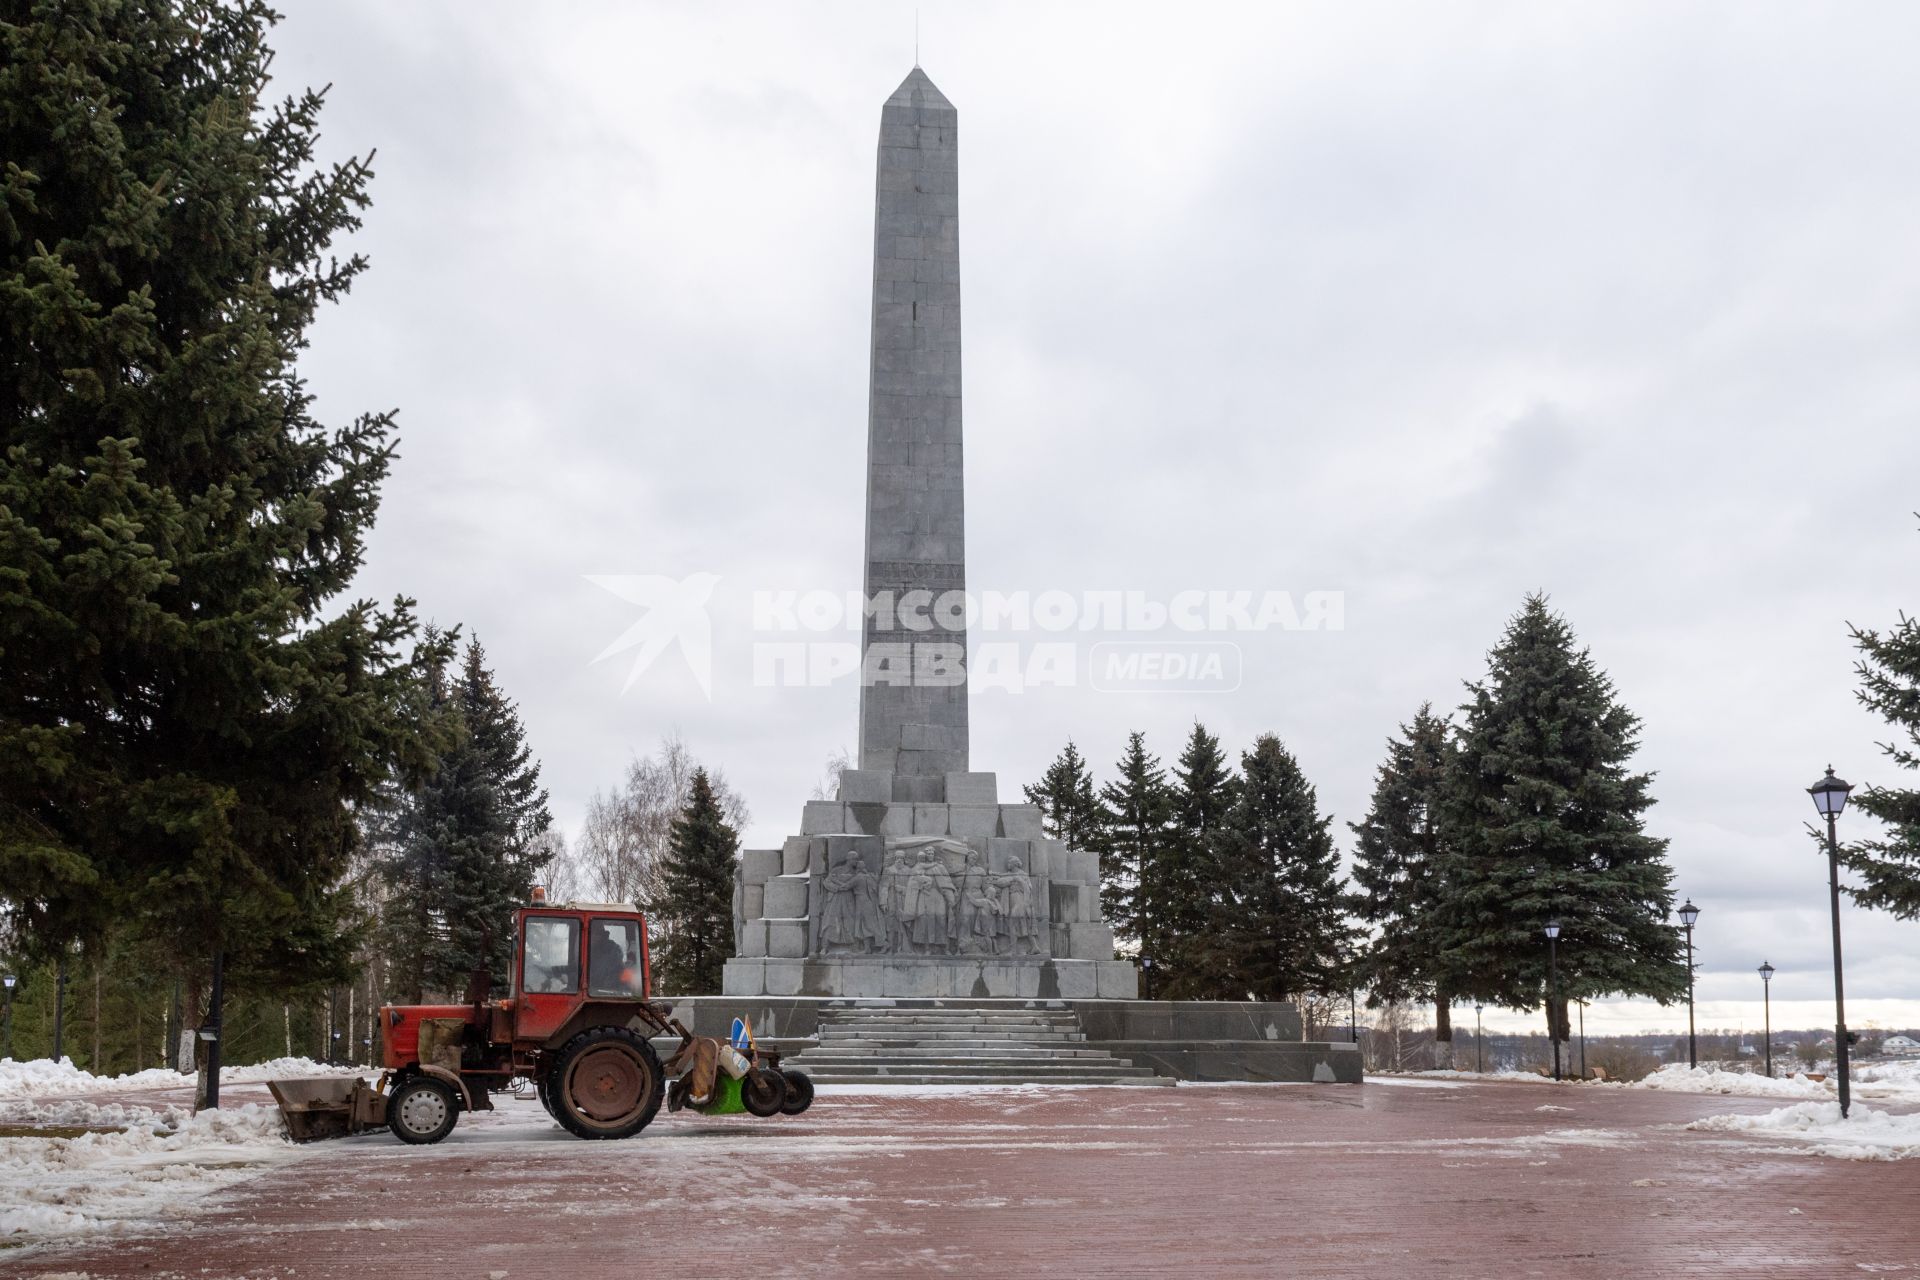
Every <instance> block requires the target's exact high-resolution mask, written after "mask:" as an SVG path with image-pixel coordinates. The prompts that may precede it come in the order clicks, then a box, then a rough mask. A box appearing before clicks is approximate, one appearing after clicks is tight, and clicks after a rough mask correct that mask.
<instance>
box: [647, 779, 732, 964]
mask: <svg viewBox="0 0 1920 1280" xmlns="http://www.w3.org/2000/svg"><path fill="white" fill-rule="evenodd" d="M739 853H740V838H739V836H738V835H737V834H736V833H735V832H734V829H733V827H732V826H730V825H729V824H728V822H727V820H726V814H725V812H724V811H723V810H722V809H721V807H720V801H719V799H718V797H716V796H715V795H714V791H713V784H712V783H711V782H710V781H709V780H708V779H707V771H706V770H705V769H696V770H695V771H694V775H693V786H692V788H691V790H690V791H689V793H688V796H687V807H686V809H685V810H684V811H682V813H681V815H680V817H679V819H678V820H677V821H675V822H674V824H673V834H672V839H671V841H670V842H669V844H668V848H667V858H666V865H665V866H664V867H663V868H662V874H661V885H660V893H661V896H660V900H659V901H658V902H655V903H653V904H651V907H650V914H651V915H652V917H653V919H654V920H655V921H656V922H658V924H659V925H660V926H661V928H660V930H659V934H660V937H661V939H662V941H661V943H660V947H659V954H658V973H659V977H660V983H661V987H662V990H664V991H667V992H670V993H672V994H674V995H700V994H709V995H710V994H713V993H716V992H718V991H719V990H720V971H721V968H722V966H724V965H725V964H726V962H727V960H728V958H729V957H731V956H732V955H733V868H734V863H735V862H736V861H737V860H738V858H739Z"/></svg>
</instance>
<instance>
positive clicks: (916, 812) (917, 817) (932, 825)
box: [913, 804, 949, 836]
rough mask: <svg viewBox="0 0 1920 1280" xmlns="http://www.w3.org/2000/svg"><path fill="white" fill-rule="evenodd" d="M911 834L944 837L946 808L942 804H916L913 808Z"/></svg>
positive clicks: (945, 833)
mask: <svg viewBox="0 0 1920 1280" xmlns="http://www.w3.org/2000/svg"><path fill="white" fill-rule="evenodd" d="M913 834H915V835H917V836H944V835H947V834H949V833H948V829H947V806H946V805H944V804H917V805H915V806H913Z"/></svg>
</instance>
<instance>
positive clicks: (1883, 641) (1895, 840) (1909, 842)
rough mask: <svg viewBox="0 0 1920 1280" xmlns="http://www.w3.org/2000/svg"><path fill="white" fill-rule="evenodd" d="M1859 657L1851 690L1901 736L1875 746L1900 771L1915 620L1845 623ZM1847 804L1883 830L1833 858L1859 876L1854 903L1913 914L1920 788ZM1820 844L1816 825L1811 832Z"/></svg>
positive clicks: (1918, 646)
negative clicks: (1856, 686) (1886, 626)
mask: <svg viewBox="0 0 1920 1280" xmlns="http://www.w3.org/2000/svg"><path fill="white" fill-rule="evenodd" d="M1853 640H1854V643H1855V644H1856V645H1857V646H1858V647H1859V649H1860V652H1861V654H1862V655H1863V656H1862V657H1861V659H1860V662H1859V663H1858V665H1857V666H1856V667H1855V670H1856V671H1858V672H1859V675H1860V691H1859V694H1858V695H1857V696H1858V697H1859V699H1860V701H1861V703H1863V704H1864V705H1865V706H1866V707H1867V709H1868V710H1870V711H1873V712H1875V713H1876V714H1878V715H1879V716H1881V717H1882V718H1883V719H1885V720H1886V722H1887V723H1888V724H1889V725H1890V726H1892V727H1893V728H1894V729H1896V730H1898V731H1899V732H1900V733H1902V734H1904V735H1905V737H1906V741H1905V742H1904V743H1895V742H1883V743H1881V744H1880V749H1881V750H1882V751H1883V752H1885V753H1886V755H1887V757H1888V758H1889V759H1890V760H1892V761H1893V763H1894V764H1895V765H1896V766H1898V767H1899V768H1901V769H1920V621H1916V620H1915V619H1913V618H1910V617H1908V616H1907V615H1906V614H1904V613H1903V614H1901V615H1900V623H1899V625H1898V626H1896V627H1894V628H1893V629H1892V630H1890V631H1888V632H1886V633H1885V634H1882V633H1881V632H1878V631H1862V630H1860V629H1859V628H1858V627H1855V628H1853ZM1852 798H1853V802H1854V803H1855V804H1856V805H1858V806H1859V807H1860V809H1861V810H1862V812H1864V813H1866V814H1868V815H1869V816H1871V817H1875V818H1878V819H1880V821H1881V822H1883V823H1885V824H1886V826H1887V833H1886V835H1885V836H1883V837H1882V838H1880V839H1876V840H1859V841H1854V842H1852V843H1850V844H1847V845H1844V846H1842V848H1841V851H1840V857H1841V860H1842V861H1843V862H1844V863H1846V865H1847V868H1848V869H1849V870H1851V871H1852V872H1854V874H1856V875H1858V876H1859V877H1860V879H1861V880H1862V881H1863V882H1864V883H1863V884H1862V885H1861V887H1860V888H1857V889H1851V888H1850V889H1848V890H1847V892H1848V893H1850V894H1852V895H1853V899H1854V901H1855V902H1858V903H1859V904H1860V905H1861V906H1863V907H1875V908H1878V909H1880V910H1882V911H1889V912H1892V913H1893V914H1894V915H1895V916H1896V917H1898V918H1899V919H1902V920H1920V789H1914V788H1899V787H1877V786H1866V787H1862V788H1861V789H1860V790H1858V791H1856V792H1855V793H1854V795H1853V797H1852ZM1818 835H1819V837H1820V840H1821V843H1822V846H1823V847H1824V845H1825V841H1826V833H1825V832H1824V831H1822V832H1819V833H1818Z"/></svg>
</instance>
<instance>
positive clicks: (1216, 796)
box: [1152, 721, 1239, 1000]
mask: <svg viewBox="0 0 1920 1280" xmlns="http://www.w3.org/2000/svg"><path fill="white" fill-rule="evenodd" d="M1238 795H1239V782H1238V780H1237V779H1236V778H1235V777H1234V776H1233V769H1232V767H1231V765H1229V763H1228V761H1227V754H1226V752H1225V751H1223V750H1221V748H1220V739H1218V738H1216V737H1215V736H1214V735H1213V734H1211V733H1208V732H1207V728H1206V726H1205V725H1203V724H1200V723H1199V722H1198V721H1195V722H1194V726H1193V732H1192V733H1191V734H1189V735H1188V737H1187V745H1186V747H1185V748H1184V749H1183V750H1182V751H1181V752H1180V760H1179V762H1178V763H1177V764H1176V765H1175V766H1174V768H1173V792H1172V797H1171V800H1172V832H1171V835H1170V838H1169V840H1168V844H1167V852H1166V855H1165V857H1164V858H1163V859H1162V860H1161V864H1160V873H1161V879H1162V882H1163V883H1162V886H1161V889H1160V892H1159V893H1158V895H1157V896H1158V897H1159V898H1160V900H1161V901H1163V902H1164V903H1165V916H1166V928H1165V938H1164V940H1163V941H1162V943H1161V950H1160V952H1159V953H1157V955H1156V958H1155V964H1156V966H1157V972H1156V973H1155V975H1154V977H1153V980H1152V985H1153V989H1154V994H1155V995H1156V996H1160V997H1162V998H1165V999H1175V1000H1180V999H1205V998H1209V997H1212V996H1215V995H1217V994H1218V993H1219V982H1218V978H1217V975H1215V974H1214V973H1213V972H1212V971H1211V970H1210V969H1209V968H1208V967H1207V965H1206V963H1205V961H1204V959H1203V953H1204V943H1205V941H1206V932H1207V926H1208V924H1209V923H1210V922H1211V921H1212V918H1213V904H1214V898H1215V895H1216V893H1217V888H1216V886H1217V885H1218V882H1219V875H1220V854H1221V850H1220V845H1221V840H1222V838H1223V835H1224V833H1225V831H1226V829H1227V819H1228V817H1229V815H1230V814H1231V813H1232V811H1233V804H1234V800H1235V799H1236V797H1237V796H1238Z"/></svg>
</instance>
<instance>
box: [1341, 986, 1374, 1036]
mask: <svg viewBox="0 0 1920 1280" xmlns="http://www.w3.org/2000/svg"><path fill="white" fill-rule="evenodd" d="M1347 1038H1348V1039H1349V1040H1351V1041H1352V1042H1353V1043H1354V1044H1359V1043H1360V992H1359V989H1358V988H1355V989H1354V990H1352V991H1349V992H1347ZM1374 1047H1375V1048H1378V1047H1379V1046H1378V1045H1375V1046H1374Z"/></svg>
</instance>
